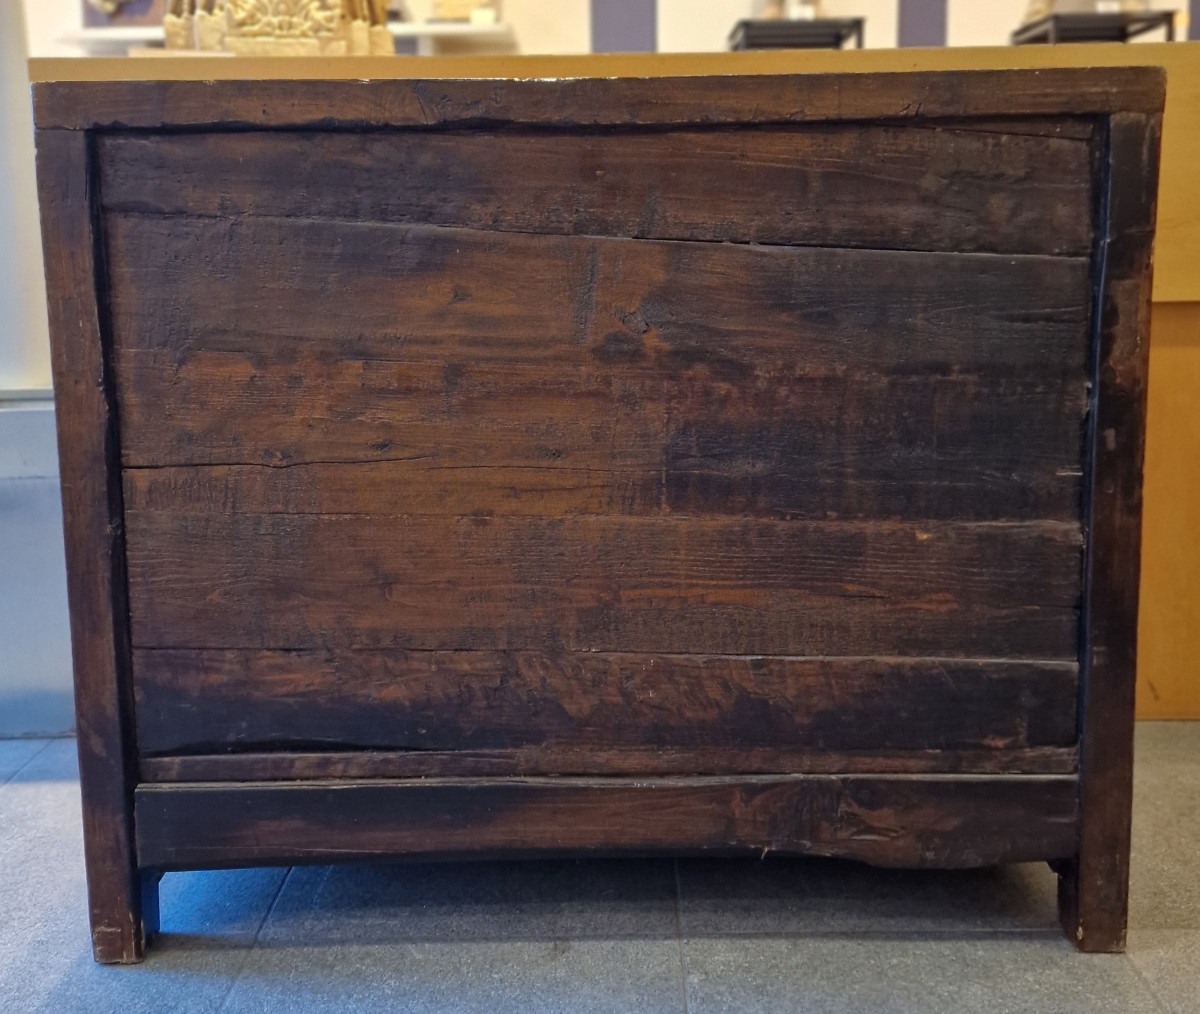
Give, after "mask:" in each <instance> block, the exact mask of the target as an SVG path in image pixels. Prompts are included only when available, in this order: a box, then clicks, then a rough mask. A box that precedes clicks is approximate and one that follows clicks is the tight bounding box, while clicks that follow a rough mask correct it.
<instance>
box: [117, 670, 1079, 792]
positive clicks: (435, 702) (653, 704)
mask: <svg viewBox="0 0 1200 1014" xmlns="http://www.w3.org/2000/svg"><path fill="white" fill-rule="evenodd" d="M133 662H134V676H135V680H136V685H137V693H138V697H137V716H138V743H139V747H140V749H141V751H142V753H143V754H155V753H157V754H170V753H197V752H202V751H203V750H204V749H205V748H208V749H210V750H220V749H228V748H230V747H237V748H239V749H248V748H254V747H274V748H279V747H281V746H289V747H292V748H295V747H297V746H300V747H304V746H309V747H311V746H314V745H321V746H324V747H327V748H333V749H346V748H356V749H372V748H388V747H390V748H396V749H407V750H423V751H431V750H432V751H437V750H441V751H450V750H455V749H462V750H501V749H519V748H521V747H528V746H543V747H555V746H558V747H567V746H573V747H588V746H590V747H591V748H593V749H596V750H603V749H605V748H621V747H626V748H628V747H644V746H653V747H657V748H662V749H691V750H693V751H701V750H711V751H713V752H723V751H736V752H745V751H753V750H756V749H757V750H761V749H765V748H772V747H773V748H776V749H792V750H799V749H802V748H809V749H812V750H814V751H815V750H829V751H870V750H878V751H880V752H888V751H893V750H897V751H898V750H931V749H932V750H957V749H981V748H988V749H994V750H997V751H1004V750H1019V749H1024V748H1028V747H1038V746H1068V745H1071V744H1073V743H1074V742H1075V739H1076V735H1077V729H1076V715H1075V704H1076V696H1077V693H1078V683H1077V667H1076V666H1075V664H1074V663H1072V662H1062V663H1048V662H1047V663H1036V664H1034V663H997V662H963V661H955V660H948V659H939V660H907V659H903V660H901V659H894V660H886V661H884V660H875V659H791V658H736V657H729V656H722V657H703V656H690V655H680V656H661V655H633V654H604V653H599V652H584V653H579V654H573V655H548V654H546V653H544V652H516V653H502V652H470V651H452V652H398V653H397V652H392V653H389V652H347V651H314V652H252V651H204V652H201V651H191V650H165V651H148V650H139V651H137V652H136V653H135V655H134V660H133ZM197 705H199V706H197ZM780 770H784V769H780Z"/></svg>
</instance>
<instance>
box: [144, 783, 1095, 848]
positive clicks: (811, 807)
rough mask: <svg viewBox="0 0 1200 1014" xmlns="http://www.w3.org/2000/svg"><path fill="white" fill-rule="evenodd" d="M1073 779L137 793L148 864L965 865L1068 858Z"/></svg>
mask: <svg viewBox="0 0 1200 1014" xmlns="http://www.w3.org/2000/svg"><path fill="white" fill-rule="evenodd" d="M1076 805H1077V799H1076V784H1075V779H1074V778H1073V777H1062V776H1059V777H1054V776H1046V777H1035V776H1030V775H1026V776H1021V777H1013V778H1005V777H999V776H997V777H988V776H980V777H975V778H970V777H943V778H938V777H936V776H925V777H913V776H904V775H899V776H892V777H887V776H877V777H842V778H839V777H832V776H804V775H795V776H775V777H763V778H748V777H742V778H737V779H720V778H667V779H638V780H632V779H624V778H614V779H600V778H595V779H582V778H581V779H573V778H549V779H535V778H527V779H520V780H517V779H460V780H432V779H429V780H417V781H412V782H354V781H341V782H324V783H322V782H301V783H292V784H286V785H270V784H241V785H230V784H215V783H209V784H205V783H200V784H195V783H177V784H174V785H143V786H141V787H140V788H139V789H138V791H137V803H136V806H137V831H138V857H139V860H140V861H141V862H142V863H143V864H145V865H148V866H155V867H161V868H163V869H174V868H188V869H191V868H207V867H222V866H248V865H280V864H286V863H321V862H329V861H331V860H335V859H336V860H339V861H345V860H348V859H395V858H397V857H415V858H450V857H463V858H466V857H482V856H493V855H505V856H511V855H514V854H518V855H558V854H580V853H589V852H590V853H596V852H601V853H604V854H609V853H621V852H633V853H637V854H642V855H645V854H653V853H663V852H665V853H670V854H678V853H681V852H682V853H705V852H707V853H716V854H736V853H745V852H752V853H757V854H759V855H762V854H765V853H767V852H779V853H785V854H801V855H816V856H841V857H845V858H849V859H859V860H863V861H866V862H870V863H874V864H876V865H881V866H907V867H927V866H935V867H939V868H964V867H978V866H990V865H994V864H996V863H1008V862H1021V861H1024V860H1032V859H1044V858H1047V857H1049V858H1059V857H1062V856H1067V855H1070V854H1071V852H1072V850H1073V849H1074V848H1075V830H1076V823H1075V822H1076V812H1075V810H1076Z"/></svg>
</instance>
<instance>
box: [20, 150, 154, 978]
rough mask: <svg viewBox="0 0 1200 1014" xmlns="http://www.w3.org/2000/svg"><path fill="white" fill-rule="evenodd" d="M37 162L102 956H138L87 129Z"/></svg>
mask: <svg viewBox="0 0 1200 1014" xmlns="http://www.w3.org/2000/svg"><path fill="white" fill-rule="evenodd" d="M37 172H38V193H39V199H40V203H41V224H42V243H43V249H44V254H45V267H46V287H47V292H48V307H49V320H50V335H51V338H52V353H53V357H52V365H53V369H54V394H55V411H56V416H57V422H58V448H59V451H58V457H59V471H60V475H61V479H62V499H63V524H64V530H65V536H66V558H67V577H68V582H67V595H68V603H69V606H70V612H71V652H72V659H73V665H74V670H75V715H76V729H77V731H78V735H79V779H80V784H81V786H82V789H83V825H84V849H85V854H86V860H87V881H88V907H89V915H90V919H91V928H92V947H93V951H94V953H95V956H96V960H97V961H104V962H132V961H138V960H140V959H141V957H142V953H143V951H144V949H145V945H146V937H147V934H148V933H153V932H154V931H155V930H156V929H157V926H156V913H157V908H156V898H157V894H156V891H157V889H156V887H155V886H154V885H153V884H152V883H148V882H147V883H145V884H144V883H143V879H142V877H141V876H140V875H139V873H138V870H137V868H136V860H135V858H134V847H133V785H134V782H135V780H136V777H137V772H136V767H135V764H136V759H135V746H134V739H133V730H132V724H133V715H132V710H133V709H132V686H131V682H130V680H129V679H128V675H129V626H128V603H127V601H126V596H125V570H124V562H125V558H124V546H123V542H124V533H123V530H122V506H121V481H120V460H119V452H118V442H117V423H116V418H115V415H114V392H113V384H112V376H111V373H110V369H109V365H108V363H107V362H106V360H105V354H104V353H105V336H104V335H103V333H102V332H103V326H104V325H103V318H104V311H103V307H102V306H101V305H100V304H101V301H102V300H103V299H104V292H103V290H104V286H105V282H104V265H103V263H102V262H98V260H97V243H96V235H95V232H94V228H95V225H96V209H95V208H94V207H93V201H92V198H93V196H94V192H95V191H94V177H93V165H92V160H91V152H90V149H89V141H88V138H87V136H86V135H84V134H78V133H67V132H63V131H40V132H39V133H38V137H37Z"/></svg>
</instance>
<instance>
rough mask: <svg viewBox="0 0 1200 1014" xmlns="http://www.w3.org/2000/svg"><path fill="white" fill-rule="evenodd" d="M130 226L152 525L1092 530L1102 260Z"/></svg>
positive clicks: (120, 240)
mask: <svg viewBox="0 0 1200 1014" xmlns="http://www.w3.org/2000/svg"><path fill="white" fill-rule="evenodd" d="M109 225H110V232H111V235H112V237H113V245H114V249H115V251H116V252H115V253H114V256H113V259H114V265H113V277H114V293H113V305H114V311H113V312H114V321H115V327H116V333H117V335H118V343H119V346H120V347H119V349H118V353H117V358H118V377H119V378H120V385H121V405H122V446H123V453H124V460H125V463H126V464H127V465H128V466H131V467H135V468H136V467H142V466H152V467H159V466H163V465H197V464H210V465H221V466H229V467H226V468H222V469H218V470H215V471H213V472H210V473H206V474H205V475H204V476H200V475H198V474H196V473H189V472H177V473H173V474H170V475H166V474H164V475H151V476H132V477H130V479H129V482H130V489H128V490H127V492H128V493H129V495H130V496H131V498H132V500H133V502H143V500H142V498H143V497H147V498H149V502H161V501H162V500H163V498H164V497H168V498H169V497H171V496H172V495H174V494H173V492H172V491H173V490H178V491H180V492H183V490H184V488H185V487H186V490H187V492H186V494H185V495H188V496H192V495H195V496H200V497H203V498H205V499H206V500H208V501H209V502H211V501H212V500H213V499H214V498H215V499H217V500H221V501H227V500H228V499H229V497H230V496H236V497H237V499H238V501H239V502H240V503H244V504H246V505H247V506H246V509H250V510H265V511H274V510H281V509H282V510H288V511H296V512H306V511H335V512H360V513H361V512H368V513H369V512H372V511H376V510H378V509H379V503H380V499H381V498H382V499H383V500H384V501H385V502H388V503H391V502H392V501H393V500H394V491H395V490H397V489H402V490H404V491H405V496H406V497H407V498H410V499H409V500H408V501H407V502H406V504H405V510H406V511H408V512H413V513H423V512H435V513H439V512H445V511H447V510H448V509H454V510H457V511H459V512H461V513H475V512H487V513H494V512H497V511H499V512H511V513H519V514H549V515H553V514H558V513H566V512H585V513H621V514H625V513H632V514H652V513H662V512H664V511H669V512H675V513H687V514H709V513H718V514H729V513H733V514H748V515H759V516H768V517H787V516H797V517H813V518H818V517H863V518H867V517H883V518H889V517H911V518H938V517H967V518H971V517H975V518H979V519H986V520H1000V519H1024V518H1054V519H1059V520H1067V519H1072V518H1077V517H1078V512H1079V504H1080V499H1081V485H1080V482H1081V471H1082V470H1081V467H1080V461H1081V457H1082V453H1083V452H1082V442H1083V420H1084V415H1085V411H1086V397H1085V396H1086V387H1085V383H1084V378H1085V367H1086V362H1085V359H1086V357H1085V348H1086V340H1085V333H1086V306H1085V304H1084V301H1083V298H1082V294H1083V293H1084V292H1086V290H1087V264H1086V261H1084V260H1082V259H1064V258H1053V259H1051V258H999V257H989V256H978V257H961V256H949V255H937V254H897V253H881V252H874V251H845V250H785V249H780V248H774V249H771V248H750V247H730V246H726V245H716V244H690V243H666V242H661V243H660V242H645V241H637V242H635V241H631V240H604V239H590V238H579V237H561V238H557V237H548V236H525V235H506V236H497V235H495V234H488V233H486V232H480V231H475V230H456V229H455V230H452V229H429V228H412V229H410V228H402V227H389V226H378V225H349V224H346V223H337V222H330V223H317V222H310V221H295V220H285V219H269V220H263V219H259V220H242V221H239V222H237V223H236V224H231V223H227V222H221V221H211V220H208V221H205V220H197V219H186V220H183V219H174V218H166V219H164V218H146V217H143V216H132V217H131V216H124V215H116V216H110V217H109ZM279 257H286V262H283V261H280V260H279V259H278V258H279ZM198 264H203V265H204V269H203V270H196V265H198ZM214 291H220V293H221V297H222V298H221V299H220V300H214V299H213V298H212V294H213V292H214ZM297 292H303V293H305V294H306V297H307V298H306V299H305V300H303V301H297V298H296V293H297ZM345 306H353V307H354V311H355V312H354V316H353V322H352V323H351V322H350V321H349V320H345V314H344V312H343V308H344V307H345ZM401 308H402V309H401ZM339 320H345V323H344V325H337V324H334V325H333V326H332V327H331V326H329V325H327V324H326V323H325V322H326V321H339ZM481 336H487V337H486V338H483V337H481ZM147 346H154V347H147ZM309 463H322V465H321V467H314V468H309V467H304V468H299V467H297V466H307V465H308V464H309ZM352 463H364V464H370V465H371V466H372V467H370V468H362V469H352V468H348V467H342V466H346V465H349V464H352ZM898 464H899V465H902V467H898ZM239 465H246V466H261V465H284V466H287V467H288V468H289V469H294V471H289V472H288V474H287V475H286V476H285V475H280V474H276V475H272V474H270V473H264V472H263V470H262V469H259V468H236V467H233V466H239ZM206 485H207V489H206ZM202 490H205V491H203V492H202Z"/></svg>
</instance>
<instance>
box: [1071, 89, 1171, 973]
mask: <svg viewBox="0 0 1200 1014" xmlns="http://www.w3.org/2000/svg"><path fill="white" fill-rule="evenodd" d="M1161 131H1162V118H1161V116H1155V115H1150V116H1147V115H1141V114H1135V113H1117V114H1115V115H1114V116H1112V117H1111V118H1110V119H1109V121H1108V125H1107V130H1106V134H1105V138H1104V140H1105V145H1104V149H1103V155H1102V160H1101V166H1102V174H1101V181H1102V193H1101V214H1100V216H1099V217H1100V223H1101V224H1100V226H1099V227H1098V230H1097V235H1098V243H1097V255H1096V258H1097V285H1096V307H1095V328H1094V331H1095V334H1094V338H1093V342H1094V348H1093V352H1094V355H1095V364H1096V366H1095V374H1094V378H1093V388H1092V391H1093V398H1092V408H1091V414H1090V419H1089V434H1088V439H1089V442H1090V445H1091V447H1090V473H1091V474H1090V476H1089V477H1088V479H1089V483H1088V487H1087V502H1086V507H1085V510H1086V524H1087V525H1088V527H1089V530H1090V531H1089V538H1088V546H1089V550H1088V553H1087V556H1086V559H1085V569H1086V572H1085V576H1084V617H1083V629H1082V630H1081V632H1080V634H1081V636H1080V651H1081V656H1082V657H1081V659H1080V662H1081V666H1082V670H1081V675H1082V682H1081V701H1080V760H1079V766H1080V780H1079V786H1080V822H1079V856H1078V858H1077V859H1076V860H1074V861H1073V862H1071V863H1068V864H1066V865H1065V867H1064V869H1063V870H1062V872H1061V873H1060V880H1059V911H1060V915H1061V917H1062V921H1063V929H1064V930H1065V932H1066V933H1067V935H1068V936H1069V937H1070V938H1071V939H1072V940H1074V941H1075V943H1076V945H1077V946H1078V947H1079V948H1080V949H1081V950H1084V951H1099V952H1109V951H1123V950H1124V949H1125V931H1126V921H1127V913H1128V907H1129V846H1130V821H1131V817H1132V804H1133V724H1134V689H1135V685H1136V679H1137V613H1138V589H1139V575H1140V571H1141V525H1142V461H1143V458H1144V456H1145V449H1146V382H1147V377H1148V374H1149V356H1150V341H1149V338H1150V292H1151V283H1152V272H1151V267H1152V263H1151V262H1152V256H1153V246H1154V220H1155V212H1156V207H1157V201H1156V191H1155V190H1153V189H1151V190H1149V191H1147V189H1146V187H1145V186H1144V185H1143V184H1142V182H1141V181H1144V180H1146V179H1157V178H1158V158H1159V150H1160V143H1161Z"/></svg>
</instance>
